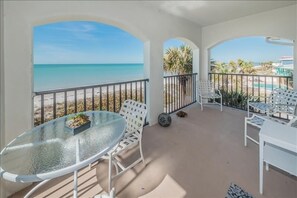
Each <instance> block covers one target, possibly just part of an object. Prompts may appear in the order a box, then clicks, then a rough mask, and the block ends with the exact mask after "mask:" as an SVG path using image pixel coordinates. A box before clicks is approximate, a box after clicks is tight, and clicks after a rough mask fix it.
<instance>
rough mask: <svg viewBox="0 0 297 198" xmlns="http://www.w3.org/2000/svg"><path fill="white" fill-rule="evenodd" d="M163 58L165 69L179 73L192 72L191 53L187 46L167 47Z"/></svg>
mask: <svg viewBox="0 0 297 198" xmlns="http://www.w3.org/2000/svg"><path fill="white" fill-rule="evenodd" d="M163 59H164V64H163V68H164V70H165V71H169V72H171V73H175V74H179V75H180V74H187V73H191V72H192V68H193V64H192V62H193V53H192V49H191V48H190V47H189V46H186V45H182V46H180V47H179V48H169V49H167V51H166V53H165V55H164V58H163Z"/></svg>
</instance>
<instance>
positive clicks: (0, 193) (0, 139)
mask: <svg viewBox="0 0 297 198" xmlns="http://www.w3.org/2000/svg"><path fill="white" fill-rule="evenodd" d="M3 21H4V15H3V1H0V149H1V150H2V148H3V147H4V139H5V137H4V100H3V99H4V89H3V88H4V83H3V82H4V78H3V77H4V73H3V72H4V70H3V69H4V64H3V63H4V61H3V58H4V49H3V47H4V46H3V41H4V34H3V26H4V25H3ZM0 197H4V182H3V181H2V180H0Z"/></svg>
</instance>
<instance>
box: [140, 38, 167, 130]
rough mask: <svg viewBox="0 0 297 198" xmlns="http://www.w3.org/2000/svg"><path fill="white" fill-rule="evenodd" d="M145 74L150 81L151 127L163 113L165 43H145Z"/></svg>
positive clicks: (149, 116) (148, 91)
mask: <svg viewBox="0 0 297 198" xmlns="http://www.w3.org/2000/svg"><path fill="white" fill-rule="evenodd" d="M144 72H145V78H148V79H149V83H148V86H147V106H148V116H147V119H148V121H149V124H150V125H154V124H156V123H157V122H158V115H159V114H160V113H163V111H164V104H163V89H164V88H163V87H164V84H163V42H162V41H158V40H150V41H147V42H145V43H144Z"/></svg>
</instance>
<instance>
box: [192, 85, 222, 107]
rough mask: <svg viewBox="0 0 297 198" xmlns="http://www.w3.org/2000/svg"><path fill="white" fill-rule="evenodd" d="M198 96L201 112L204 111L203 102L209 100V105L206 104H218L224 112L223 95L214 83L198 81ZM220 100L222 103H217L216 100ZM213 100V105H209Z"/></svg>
mask: <svg viewBox="0 0 297 198" xmlns="http://www.w3.org/2000/svg"><path fill="white" fill-rule="evenodd" d="M197 94H198V103H199V104H200V106H201V111H203V100H205V99H206V100H207V103H204V104H218V105H220V107H221V111H223V105H222V102H223V100H222V94H221V92H220V90H215V89H214V87H213V84H212V82H210V81H198V82H197ZM217 98H218V99H220V103H218V102H216V101H215V99H217ZM209 99H212V101H213V103H208V100H209Z"/></svg>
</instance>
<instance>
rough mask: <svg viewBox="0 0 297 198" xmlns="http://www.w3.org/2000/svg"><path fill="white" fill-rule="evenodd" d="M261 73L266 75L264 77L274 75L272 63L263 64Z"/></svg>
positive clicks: (260, 69)
mask: <svg viewBox="0 0 297 198" xmlns="http://www.w3.org/2000/svg"><path fill="white" fill-rule="evenodd" d="M259 71H260V72H261V74H264V75H273V74H274V73H273V66H272V61H269V62H263V63H261V67H260V68H259Z"/></svg>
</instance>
